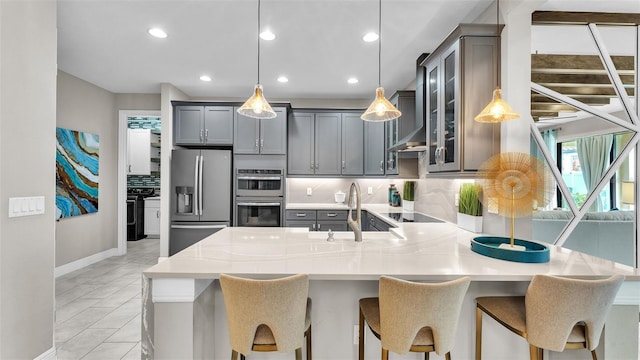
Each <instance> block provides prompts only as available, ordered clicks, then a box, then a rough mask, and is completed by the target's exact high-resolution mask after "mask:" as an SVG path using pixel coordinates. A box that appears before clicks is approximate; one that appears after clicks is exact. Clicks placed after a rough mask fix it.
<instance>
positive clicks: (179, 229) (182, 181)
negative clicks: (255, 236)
mask: <svg viewBox="0 0 640 360" xmlns="http://www.w3.org/2000/svg"><path fill="white" fill-rule="evenodd" d="M231 195H232V192H231V151H229V150H207V149H180V150H173V151H172V156H171V231H170V232H169V255H173V254H175V253H177V252H179V251H181V250H183V249H185V248H186V247H189V246H191V245H193V244H195V243H196V242H198V241H200V240H202V239H204V238H205V237H207V236H209V235H211V234H213V233H215V232H217V231H219V230H221V229H224V228H225V227H227V226H229V225H230V221H231Z"/></svg>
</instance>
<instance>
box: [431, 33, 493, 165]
mask: <svg viewBox="0 0 640 360" xmlns="http://www.w3.org/2000/svg"><path fill="white" fill-rule="evenodd" d="M495 32H496V28H495V26H493V27H492V26H489V25H481V24H476V25H471V24H463V25H460V26H459V27H458V28H456V30H454V31H453V32H452V33H451V34H450V35H449V37H448V38H447V39H446V40H445V42H443V43H442V44H441V45H440V46H439V47H438V48H437V49H436V50H435V51H434V52H433V53H432V54H431V55H429V56H428V57H427V58H426V59H425V60H424V62H423V64H422V65H423V66H424V67H425V69H426V74H427V75H426V76H427V79H426V80H427V85H426V92H425V104H426V105H425V110H426V114H425V117H426V119H425V120H426V126H427V131H426V133H427V134H426V142H427V156H428V159H427V160H428V161H427V172H429V173H433V172H447V171H448V172H461V171H462V172H467V171H477V170H478V168H479V167H480V165H481V164H482V163H483V162H484V161H485V160H487V159H488V158H489V157H491V156H492V155H494V154H497V153H498V152H499V151H500V125H499V124H484V123H478V122H475V121H474V120H473V118H474V117H475V116H476V115H477V114H478V113H479V112H480V111H482V109H483V108H484V107H485V106H486V104H488V103H489V101H491V98H492V93H493V90H494V89H495V87H496V85H497V77H496V71H497V70H498V54H499V52H498V46H499V43H498V40H499V39H498V38H497V37H496V36H495Z"/></svg>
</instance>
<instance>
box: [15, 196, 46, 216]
mask: <svg viewBox="0 0 640 360" xmlns="http://www.w3.org/2000/svg"><path fill="white" fill-rule="evenodd" d="M39 214H44V196H30V197H12V198H9V217H10V218H12V217H18V216H30V215H39Z"/></svg>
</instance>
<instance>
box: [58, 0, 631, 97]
mask: <svg viewBox="0 0 640 360" xmlns="http://www.w3.org/2000/svg"><path fill="white" fill-rule="evenodd" d="M527 1H534V0H502V2H503V3H506V4H505V5H504V7H505V8H507V7H508V4H509V3H518V2H527ZM535 2H537V3H540V4H543V5H541V7H542V8H548V9H551V10H558V9H559V10H562V9H563V8H569V9H573V10H580V9H581V8H585V7H587V6H588V7H590V9H588V10H591V11H605V10H606V8H607V7H610V6H617V7H623V8H625V7H626V8H628V10H629V11H636V12H638V11H640V9H638V8H639V7H640V5H639V4H640V1H638V0H610V1H606V2H604V1H602V2H601V1H597V2H596V1H592V2H587V1H583V0H549V1H547V2H545V1H542V0H535ZM585 3H587V4H585ZM605 3H606V5H605ZM377 4H378V2H377V1H374V0H262V12H261V14H262V15H261V20H262V28H263V29H264V28H269V29H271V30H272V31H273V32H274V33H275V34H276V36H277V38H276V39H275V40H273V41H264V40H262V41H261V42H260V44H261V45H260V46H261V52H260V82H261V83H262V84H263V86H264V89H265V95H266V97H267V98H268V99H269V100H270V101H274V100H275V101H277V100H289V99H306V98H313V99H323V98H324V99H368V98H372V97H373V94H374V89H375V88H376V87H377V85H378V58H377V56H378V42H374V43H365V42H363V41H362V36H363V35H364V34H365V33H366V32H368V31H376V30H377V22H378V6H377ZM489 6H491V7H492V8H491V9H489V10H487V8H488V7H489ZM492 9H495V7H493V0H385V1H383V2H382V43H381V44H382V55H381V57H382V64H381V76H382V85H383V86H384V87H385V89H386V91H387V95H390V94H391V93H392V92H393V91H395V90H400V89H406V88H407V86H410V85H411V84H412V81H413V80H414V79H415V60H416V58H417V57H418V56H419V55H420V54H421V53H423V52H430V51H433V50H434V49H435V48H436V46H437V45H438V44H439V43H440V42H441V41H442V40H443V39H444V38H445V37H446V35H447V34H448V33H449V32H450V31H451V30H453V29H454V28H455V26H456V25H457V24H459V23H463V22H471V21H474V20H475V19H476V18H478V16H480V15H481V14H483V12H484V11H485V10H487V13H486V14H485V15H484V16H485V18H488V19H490V18H492V16H490V15H492V14H493V11H495V10H492ZM501 9H503V5H501ZM151 27H161V28H163V29H165V31H166V32H167V33H168V37H167V38H166V39H156V38H153V37H151V36H149V35H148V34H147V30H148V29H149V28H151ZM257 63H258V62H257V0H186V1H185V0H182V1H177V0H58V67H59V69H60V70H62V71H65V72H67V73H69V74H72V75H74V76H77V77H79V78H81V79H84V80H86V81H89V82H91V83H93V84H95V85H97V86H100V87H102V88H104V89H106V90H108V91H111V92H114V93H159V92H160V84H161V83H171V84H173V85H175V86H176V87H178V88H179V89H181V90H182V91H183V92H185V93H186V94H187V95H188V96H190V97H192V98H217V99H223V98H228V99H244V98H246V97H248V96H249V94H250V93H251V91H252V88H253V86H254V84H255V83H256V81H257ZM203 74H206V75H209V76H210V77H211V78H212V79H213V80H212V81H211V82H202V81H200V80H199V77H200V76H201V75H203ZM280 75H285V76H287V77H288V78H289V82H288V83H286V84H283V83H279V82H277V81H276V78H277V77H278V76H280ZM349 77H357V78H358V79H359V82H358V83H357V84H355V85H349V84H347V79H348V78H349Z"/></svg>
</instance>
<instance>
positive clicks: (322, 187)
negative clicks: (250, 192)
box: [287, 153, 473, 223]
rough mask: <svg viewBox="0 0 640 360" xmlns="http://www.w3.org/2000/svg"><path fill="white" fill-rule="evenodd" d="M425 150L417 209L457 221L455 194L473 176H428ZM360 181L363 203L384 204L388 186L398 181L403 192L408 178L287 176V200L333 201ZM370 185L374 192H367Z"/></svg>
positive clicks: (396, 184) (417, 191)
mask: <svg viewBox="0 0 640 360" xmlns="http://www.w3.org/2000/svg"><path fill="white" fill-rule="evenodd" d="M425 159H426V156H425V153H420V155H419V158H418V172H419V174H420V179H415V180H414V179H411V180H414V181H416V189H415V204H414V206H415V211H418V212H421V213H424V214H427V215H430V216H434V217H437V218H440V219H442V220H445V221H449V222H452V223H456V221H457V220H456V217H457V215H456V214H457V212H458V207H457V206H456V205H455V196H456V194H457V193H458V191H459V189H460V184H462V183H464V182H473V180H472V179H448V178H447V179H442V178H427V177H426V164H425V161H426V160H425ZM354 180H356V181H358V184H359V185H360V191H361V193H362V203H363V204H384V203H387V201H388V188H389V185H390V184H395V186H396V188H398V191H399V192H400V194H401V195H402V188H403V185H404V182H405V181H406V180H409V179H375V178H354V179H347V178H316V179H313V178H288V179H287V202H288V203H333V202H335V200H334V194H335V193H336V192H337V191H342V192H344V193H345V194H348V193H349V187H350V186H351V182H352V181H354ZM369 187H371V190H372V194H368V188H369ZM308 188H310V189H311V195H307V189H308Z"/></svg>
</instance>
